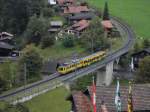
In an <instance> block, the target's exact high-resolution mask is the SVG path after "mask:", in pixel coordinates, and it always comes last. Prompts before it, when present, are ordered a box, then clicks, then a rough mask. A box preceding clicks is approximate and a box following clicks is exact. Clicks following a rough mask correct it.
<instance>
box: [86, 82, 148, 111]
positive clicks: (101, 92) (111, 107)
mask: <svg viewBox="0 0 150 112" xmlns="http://www.w3.org/2000/svg"><path fill="white" fill-rule="evenodd" d="M132 88H133V94H132V95H133V107H134V111H137V110H150V84H135V85H133V87H132ZM96 89H97V92H96V93H97V98H96V99H97V107H99V106H100V104H101V100H102V99H103V100H104V101H105V104H106V107H107V108H108V111H109V112H112V111H113V112H114V111H115V103H114V101H115V91H116V86H109V87H106V86H97V87H96ZM88 90H89V92H90V94H91V87H88ZM120 92H121V102H122V111H127V97H128V86H120Z"/></svg>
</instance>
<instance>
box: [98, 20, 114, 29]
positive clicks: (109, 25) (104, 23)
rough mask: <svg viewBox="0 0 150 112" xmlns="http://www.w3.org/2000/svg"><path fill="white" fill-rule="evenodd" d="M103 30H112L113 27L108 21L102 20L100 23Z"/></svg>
mask: <svg viewBox="0 0 150 112" xmlns="http://www.w3.org/2000/svg"><path fill="white" fill-rule="evenodd" d="M101 24H102V25H103V27H104V28H113V25H112V23H111V21H110V20H104V21H102V22H101Z"/></svg>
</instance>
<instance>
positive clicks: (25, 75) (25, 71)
mask: <svg viewBox="0 0 150 112" xmlns="http://www.w3.org/2000/svg"><path fill="white" fill-rule="evenodd" d="M26 77H27V67H26V63H24V96H25V95H26V94H25V92H26V90H25V89H26V83H27V78H26Z"/></svg>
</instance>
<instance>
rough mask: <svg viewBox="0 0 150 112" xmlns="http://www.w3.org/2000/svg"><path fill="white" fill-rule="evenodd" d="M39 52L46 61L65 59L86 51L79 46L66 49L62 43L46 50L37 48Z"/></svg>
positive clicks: (57, 43)
mask: <svg viewBox="0 0 150 112" xmlns="http://www.w3.org/2000/svg"><path fill="white" fill-rule="evenodd" d="M37 51H38V52H39V53H40V54H41V56H42V57H43V58H44V59H58V58H64V57H68V56H70V55H72V54H73V53H82V52H84V51H85V49H84V48H82V47H81V46H79V45H75V46H74V47H71V48H65V47H64V46H63V45H62V44H61V42H56V44H55V45H53V46H51V47H48V48H46V49H41V48H39V47H38V48H37Z"/></svg>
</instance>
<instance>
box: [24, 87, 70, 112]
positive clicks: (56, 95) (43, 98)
mask: <svg viewBox="0 0 150 112" xmlns="http://www.w3.org/2000/svg"><path fill="white" fill-rule="evenodd" d="M68 94H69V92H68V91H67V90H66V89H65V88H63V87H60V88H58V89H55V90H53V91H50V92H48V93H45V94H43V95H40V96H38V97H36V98H34V99H32V100H30V101H28V102H27V103H25V105H26V106H27V107H28V108H29V109H30V111H31V112H69V110H70V109H71V104H70V102H69V101H65V97H66V96H67V95H68Z"/></svg>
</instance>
